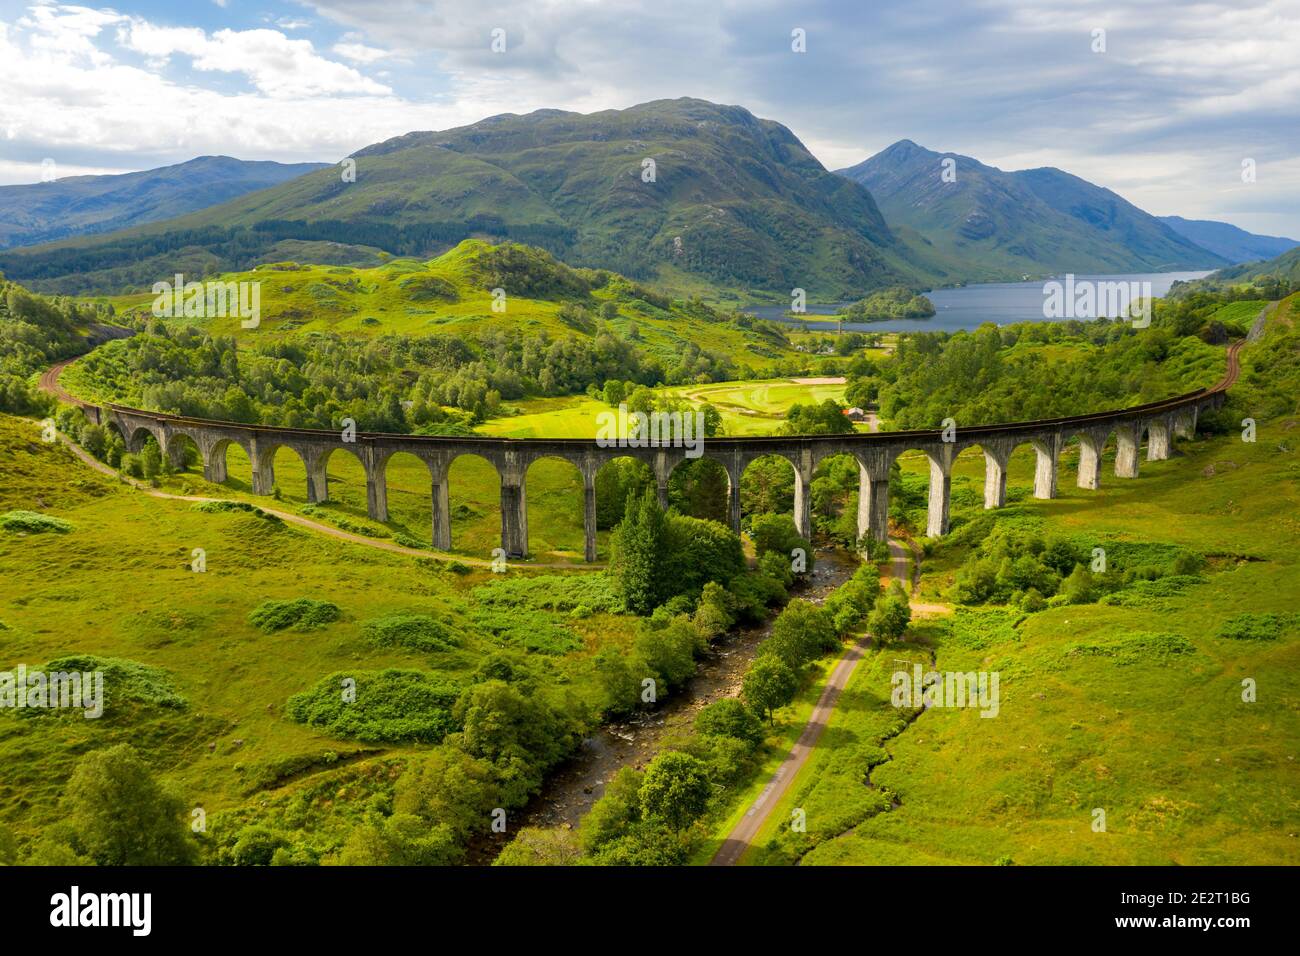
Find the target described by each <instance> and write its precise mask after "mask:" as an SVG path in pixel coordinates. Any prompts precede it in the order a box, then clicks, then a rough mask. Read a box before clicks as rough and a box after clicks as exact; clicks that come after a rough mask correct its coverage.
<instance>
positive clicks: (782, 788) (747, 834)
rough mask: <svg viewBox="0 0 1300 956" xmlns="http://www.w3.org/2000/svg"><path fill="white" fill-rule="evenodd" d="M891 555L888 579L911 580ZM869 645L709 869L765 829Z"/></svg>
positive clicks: (863, 640)
mask: <svg viewBox="0 0 1300 956" xmlns="http://www.w3.org/2000/svg"><path fill="white" fill-rule="evenodd" d="M889 552H890V556H891V557H892V561H891V562H890V571H889V575H888V577H890V578H896V579H897V580H900V581H906V580H908V563H909V559H910V557H911V555H910V552H909V551H908V549H907V548H906V547H904V546H903V545H902V544H900V543H899V542H897V541H893V540H891V541H890V542H889ZM870 643H871V636H870V635H869V634H862V635H860V636H859V637H857V638H856V639H855V640H854V642H853V643H852V644H851V645H849V648H848V650H846V651H845V652H844V654H843V655H842V656H841V657H840V659H839V660H838V661H836V662H835V667H834V668H833V669H832V670H831V673H830V676H829V677H827V679H826V686H825V687H824V688H823V689H822V693H821V696H820V697H819V698H818V699H817V704H816V706H815V707H813V711H812V714H810V715H809V717H808V723H807V724H805V725H804V729H803V733H801V734H800V735H799V739H798V740H796V741H795V743H794V746H793V747H791V748H790V751H789V753H787V754H786V755H785V759H784V760H782V761H781V765H780V766H779V767H777V768H776V772H775V773H773V774H772V778H771V779H770V780H769V781H768V782H767V786H765V787H764V788H763V790H762V792H761V793H759V795H758V796H757V797H755V798H754V802H753V803H752V804H750V807H749V809H748V810H746V811H745V815H744V816H743V817H741V819H740V822H739V823H737V824H736V825H735V827H733V828H732V830H731V832H730V833H729V834H727V838H726V839H725V840H723V841H722V846H720V847H718V852H717V853H715V854H714V855H713V859H712V860H710V861H709V866H734V865H735V864H736V863H739V862H740V858H741V857H742V856H744V855H745V853H746V851H748V850H749V848H750V847H751V846H752V845H753V841H754V837H755V836H756V835H757V834H758V831H759V830H761V829H762V828H763V824H764V823H766V822H767V819H768V817H770V816H771V815H772V810H773V809H774V808H775V807H776V805H777V804H778V803H780V802H781V797H782V796H784V795H785V792H786V791H787V790H789V789H790V786H791V784H793V783H794V779H795V777H796V776H798V774H799V771H800V770H801V769H803V766H804V764H805V763H807V761H808V757H809V756H810V755H811V754H812V751H813V748H814V747H816V746H817V741H818V740H819V739H820V738H821V735H822V731H824V730H825V729H826V724H827V722H828V721H829V720H830V716H831V712H832V711H834V710H835V704H836V703H837V702H838V701H839V698H840V694H841V693H842V692H843V691H844V688H845V687H847V686H848V683H849V679H850V678H851V677H852V676H853V672H854V671H855V670H856V669H857V666H858V662H859V661H861V660H862V655H863V653H864V652H865V651H866V649H867V647H868V646H869V645H870Z"/></svg>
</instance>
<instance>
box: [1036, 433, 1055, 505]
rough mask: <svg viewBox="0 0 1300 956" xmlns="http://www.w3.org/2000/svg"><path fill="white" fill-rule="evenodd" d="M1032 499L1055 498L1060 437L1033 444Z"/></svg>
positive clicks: (1045, 499)
mask: <svg viewBox="0 0 1300 956" xmlns="http://www.w3.org/2000/svg"><path fill="white" fill-rule="evenodd" d="M1034 452H1035V454H1036V455H1037V458H1036V459H1035V463H1034V497H1035V498H1041V499H1043V500H1044V501H1047V500H1050V499H1052V498H1055V497H1056V468H1057V464H1058V462H1059V461H1060V457H1061V436H1060V435H1053V436H1052V437H1051V438H1050V439H1047V440H1045V441H1036V442H1034Z"/></svg>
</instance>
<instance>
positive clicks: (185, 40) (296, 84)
mask: <svg viewBox="0 0 1300 956" xmlns="http://www.w3.org/2000/svg"><path fill="white" fill-rule="evenodd" d="M118 38H119V42H120V43H121V44H122V46H124V47H125V48H127V49H129V50H133V51H134V52H136V53H141V54H143V55H145V56H147V57H150V58H152V59H155V60H166V59H167V58H169V57H171V56H172V55H173V54H177V53H180V54H183V55H185V56H188V57H190V58H191V62H192V64H193V67H194V69H196V70H202V71H220V72H224V73H242V74H244V75H245V76H247V77H248V78H249V80H250V81H251V82H252V83H253V85H254V86H256V87H257V88H258V89H259V90H261V91H262V92H263V93H266V94H268V95H270V96H320V95H323V94H330V93H345V94H346V93H370V94H383V93H390V92H392V91H391V90H390V89H389V88H388V87H387V86H384V85H383V84H382V83H377V82H375V81H374V80H372V79H370V78H369V77H367V76H364V75H362V74H361V73H359V72H358V71H357V70H355V69H353V68H352V67H350V66H346V65H344V64H342V63H336V62H334V61H333V60H328V59H326V58H325V57H322V56H320V55H319V54H317V53H316V51H315V50H314V49H313V47H312V44H311V41H310V40H295V39H291V38H290V37H287V36H285V35H284V34H283V33H280V32H279V31H278V30H264V29H258V30H218V31H216V32H215V33H213V34H212V35H211V36H209V35H208V34H207V33H206V32H204V31H203V30H200V29H198V28H197V27H156V26H154V25H153V24H151V23H149V22H147V21H145V20H139V19H132V20H131V22H130V24H129V25H128V26H125V27H123V28H121V29H119V31H118Z"/></svg>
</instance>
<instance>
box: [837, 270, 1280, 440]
mask: <svg viewBox="0 0 1300 956" xmlns="http://www.w3.org/2000/svg"><path fill="white" fill-rule="evenodd" d="M1228 304H1229V303H1228V299H1227V297H1225V296H1221V295H1208V294H1201V295H1200V296H1197V297H1196V298H1195V299H1188V300H1183V301H1179V302H1177V303H1172V304H1168V305H1165V306H1164V307H1163V308H1160V309H1158V310H1157V312H1156V317H1155V320H1154V321H1153V323H1152V325H1151V327H1149V328H1145V329H1137V328H1134V327H1133V326H1132V325H1129V324H1127V323H1123V322H1116V321H1113V320H1110V319H1098V320H1095V321H1092V322H1080V321H1070V322H1036V323H1023V324H1016V325H1010V326H1003V327H998V326H994V325H991V324H989V325H984V326H982V327H981V328H979V329H976V330H975V331H973V332H957V333H947V332H921V333H915V334H912V335H907V336H902V337H900V339H899V343H898V347H897V349H896V350H895V351H894V353H893V354H892V355H890V356H888V357H886V358H883V359H872V358H870V357H867V356H859V357H857V358H855V359H853V360H852V362H851V363H850V365H849V367H848V370H847V374H848V377H849V388H848V391H847V393H846V399H847V401H848V402H849V404H851V405H862V406H866V405H873V404H876V405H878V406H879V408H880V414H881V417H882V419H883V421H884V425H885V427H886V428H896V429H908V428H937V427H939V425H940V423H941V422H942V421H943V420H944V419H946V418H952V419H954V420H955V421H956V422H957V423H958V426H959V427H960V426H961V425H963V424H976V423H982V422H1012V421H1026V420H1031V419H1037V418H1053V417H1058V416H1064V415H1080V414H1086V413H1089V412H1097V411H1104V410H1106V409H1110V408H1120V407H1123V406H1125V405H1131V404H1138V403H1142V402H1149V401H1155V400H1157V399H1161V398H1167V397H1170V396H1173V395H1178V394H1182V393H1183V392H1187V391H1192V390H1195V389H1197V388H1200V387H1203V386H1206V385H1211V384H1213V383H1214V382H1215V381H1216V380H1217V379H1218V377H1219V375H1220V374H1222V369H1223V363H1224V350H1223V346H1224V345H1225V344H1226V343H1227V342H1228V341H1229V340H1230V339H1231V338H1237V337H1240V336H1242V335H1244V334H1245V332H1246V328H1247V327H1248V326H1249V322H1245V323H1243V322H1241V321H1240V320H1233V321H1232V323H1231V325H1229V324H1225V323H1224V322H1223V321H1220V320H1218V319H1215V318H1213V316H1214V315H1215V314H1216V313H1219V312H1220V311H1221V310H1223V309H1224V307H1225V306H1226V305H1228ZM1262 305H1263V303H1258V306H1259V307H1262ZM1246 311H1247V313H1248V314H1249V313H1252V312H1258V311H1259V308H1248V309H1247V310H1246ZM1251 317H1252V318H1253V315H1251Z"/></svg>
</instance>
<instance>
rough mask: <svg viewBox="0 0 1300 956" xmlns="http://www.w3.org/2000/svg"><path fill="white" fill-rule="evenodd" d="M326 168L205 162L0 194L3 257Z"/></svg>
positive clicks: (200, 205) (188, 209)
mask: <svg viewBox="0 0 1300 956" xmlns="http://www.w3.org/2000/svg"><path fill="white" fill-rule="evenodd" d="M323 165H324V164H323V163H292V164H286V163H271V162H246V161H244V160H241V159H232V158H230V157H229V156H200V157H199V158H198V159H192V160H190V161H189V162H187V163H180V164H178V165H175V166H163V167H161V168H159V169H149V170H145V171H143V172H138V173H124V174H121V175H116V176H72V177H69V178H67V179H59V180H56V181H55V182H50V183H35V184H32V185H27V186H0V249H5V248H10V247H14V246H31V245H36V244H37V243H42V242H51V241H54V240H57V239H63V238H68V237H72V236H80V235H89V234H92V233H102V232H111V231H113V230H115V229H125V228H128V227H130V226H136V225H141V224H143V223H148V222H156V221H158V220H160V219H167V218H170V217H172V216H177V215H181V214H182V213H188V212H193V211H195V210H198V209H204V208H206V207H208V206H212V205H215V204H217V203H220V202H225V201H226V200H228V199H233V198H234V197H236V196H242V195H244V194H245V193H249V192H252V191H254V190H257V189H265V188H267V187H268V186H275V185H278V184H280V183H283V182H285V181H286V180H290V179H295V178H296V177H298V176H301V175H303V174H304V173H308V172H311V171H312V170H316V169H320V168H321V167H322V166H323Z"/></svg>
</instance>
